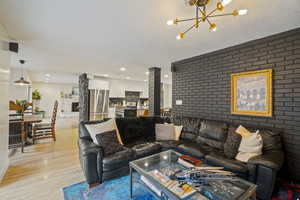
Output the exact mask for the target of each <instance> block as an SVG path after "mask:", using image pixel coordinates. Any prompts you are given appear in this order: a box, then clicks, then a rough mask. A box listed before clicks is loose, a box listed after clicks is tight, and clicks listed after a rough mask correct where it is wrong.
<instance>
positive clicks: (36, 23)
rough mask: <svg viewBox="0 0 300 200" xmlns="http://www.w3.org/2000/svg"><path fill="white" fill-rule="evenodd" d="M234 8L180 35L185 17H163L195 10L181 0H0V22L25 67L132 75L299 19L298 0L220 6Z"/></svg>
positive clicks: (166, 68) (276, 30)
mask: <svg viewBox="0 0 300 200" xmlns="http://www.w3.org/2000/svg"><path fill="white" fill-rule="evenodd" d="M212 3H213V4H215V3H216V0H212ZM213 4H212V5H213ZM235 8H237V9H242V8H246V9H248V10H249V12H248V15H246V16H239V17H223V18H218V19H216V20H215V23H216V24H217V25H218V31H217V32H214V33H211V32H209V31H208V26H207V25H206V24H205V25H202V26H201V27H200V29H199V30H193V31H191V33H189V34H188V35H187V37H186V38H185V39H183V40H180V41H177V40H176V39H175V37H176V35H177V33H178V32H180V31H184V30H185V29H186V28H188V24H183V25H178V26H175V27H174V26H172V27H171V26H167V25H166V21H167V20H168V19H172V18H175V17H179V18H182V17H183V18H186V17H193V15H194V9H193V8H190V7H186V6H185V5H184V1H183V0H178V1H175V0H148V1H145V0H144V1H141V0H127V1H124V0H111V1H103V0H23V1H20V0H1V1H0V24H2V25H4V27H5V28H6V29H7V32H8V33H9V35H10V37H11V38H12V39H14V40H17V41H19V42H20V44H21V48H20V53H19V55H18V56H16V57H15V58H14V60H18V59H19V58H24V59H26V60H27V61H28V62H27V64H26V65H25V66H26V68H27V69H29V70H32V71H39V72H43V73H47V72H48V73H49V72H50V73H51V72H55V73H59V72H68V73H74V74H77V73H82V72H88V73H95V74H109V75H110V76H113V77H126V76H131V77H132V79H135V80H144V79H145V78H146V75H145V71H147V69H148V68H149V67H153V66H157V67H162V68H163V73H164V74H165V73H169V74H170V64H171V62H173V61H176V60H180V59H183V58H187V57H191V56H195V55H199V54H202V53H205V52H210V51H214V50H217V49H221V48H224V47H228V46H232V45H236V44H239V43H242V42H246V41H250V40H253V39H257V38H261V37H265V36H268V35H271V34H275V33H279V32H283V31H286V30H290V29H293V28H296V27H299V26H300V0H288V1H282V0H272V1H271V0H247V1H246V0H233V1H232V3H231V4H230V5H229V6H228V7H226V10H225V11H232V10H233V9H235ZM14 65H17V64H16V63H15V64H14ZM120 67H126V68H127V70H126V71H125V72H120V70H119V69H120Z"/></svg>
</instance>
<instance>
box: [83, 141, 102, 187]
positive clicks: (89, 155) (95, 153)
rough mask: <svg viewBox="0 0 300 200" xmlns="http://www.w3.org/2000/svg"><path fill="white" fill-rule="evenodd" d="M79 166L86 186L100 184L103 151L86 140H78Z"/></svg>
mask: <svg viewBox="0 0 300 200" xmlns="http://www.w3.org/2000/svg"><path fill="white" fill-rule="evenodd" d="M78 148H79V159H80V164H81V167H82V170H83V173H84V175H85V178H86V181H87V183H88V184H90V185H91V184H96V183H101V182H102V158H103V149H102V147H101V146H98V145H96V144H94V143H93V142H92V141H90V140H87V139H82V138H79V139H78Z"/></svg>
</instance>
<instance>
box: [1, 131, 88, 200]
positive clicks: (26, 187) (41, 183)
mask: <svg viewBox="0 0 300 200" xmlns="http://www.w3.org/2000/svg"><path fill="white" fill-rule="evenodd" d="M77 135H78V133H77V129H62V130H57V140H56V142H53V141H52V140H51V139H50V140H47V139H46V140H44V141H43V140H41V141H40V142H41V144H36V145H32V146H29V147H25V153H23V154H22V153H20V150H18V151H17V152H16V153H15V154H14V155H13V156H11V157H10V167H9V168H8V171H7V173H6V175H5V177H4V179H3V181H2V182H1V183H0V199H1V200H48V199H49V200H56V199H63V195H62V190H61V189H62V188H63V187H65V186H68V185H71V184H74V183H78V182H81V181H83V180H84V178H83V174H82V171H81V168H80V164H79V158H78V150H77Z"/></svg>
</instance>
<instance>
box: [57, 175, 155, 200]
mask: <svg viewBox="0 0 300 200" xmlns="http://www.w3.org/2000/svg"><path fill="white" fill-rule="evenodd" d="M129 183H130V182H129V176H124V177H121V178H118V179H113V180H110V181H107V182H105V183H103V184H101V185H99V186H97V187H95V188H92V189H90V190H89V189H88V184H87V183H86V182H81V183H77V184H74V185H70V186H68V187H65V188H63V193H64V200H155V198H154V197H153V196H152V195H151V194H150V193H149V192H147V189H146V188H145V186H143V185H142V184H140V183H138V182H134V187H133V189H134V190H133V196H134V197H133V198H132V199H131V198H130V195H129V190H130V189H129V186H130V185H129Z"/></svg>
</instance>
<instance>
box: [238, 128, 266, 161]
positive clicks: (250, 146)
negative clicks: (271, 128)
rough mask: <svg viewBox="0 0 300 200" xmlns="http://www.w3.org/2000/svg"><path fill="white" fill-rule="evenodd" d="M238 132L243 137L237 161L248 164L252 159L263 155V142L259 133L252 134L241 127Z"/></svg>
mask: <svg viewBox="0 0 300 200" xmlns="http://www.w3.org/2000/svg"><path fill="white" fill-rule="evenodd" d="M241 130H242V131H241ZM237 131H238V133H240V134H241V136H242V141H241V144H240V147H239V153H238V154H237V155H236V157H235V158H236V159H237V160H240V161H242V162H248V160H249V159H250V158H252V157H254V156H258V155H261V154H262V148H263V140H262V137H261V135H260V134H259V131H256V132H255V133H251V132H250V131H248V130H247V129H246V128H244V127H241V126H240V127H239V128H238V129H237ZM237 131H236V132H237Z"/></svg>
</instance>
